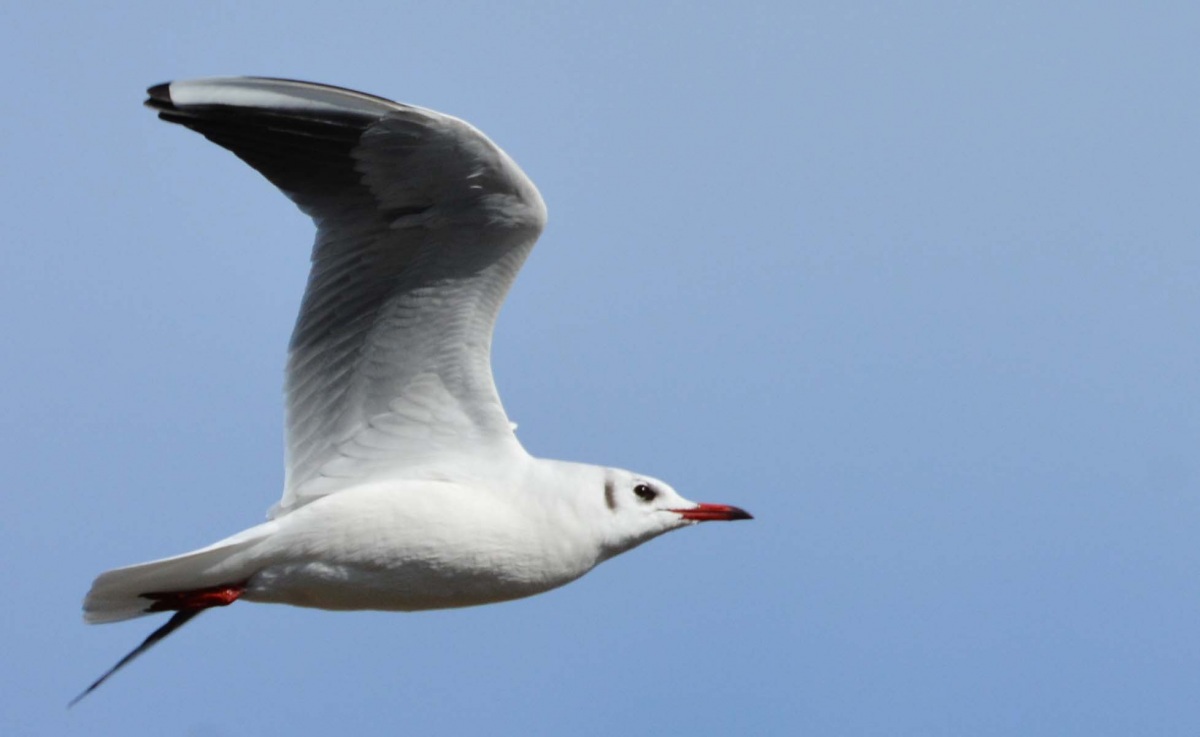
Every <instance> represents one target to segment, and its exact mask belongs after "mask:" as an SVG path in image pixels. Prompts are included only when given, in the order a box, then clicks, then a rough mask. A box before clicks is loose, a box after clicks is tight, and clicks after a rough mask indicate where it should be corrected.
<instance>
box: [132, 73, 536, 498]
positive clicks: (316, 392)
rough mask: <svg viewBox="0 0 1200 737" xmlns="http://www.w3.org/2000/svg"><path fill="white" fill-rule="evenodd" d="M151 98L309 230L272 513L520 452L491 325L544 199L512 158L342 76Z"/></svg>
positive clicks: (437, 117)
mask: <svg viewBox="0 0 1200 737" xmlns="http://www.w3.org/2000/svg"><path fill="white" fill-rule="evenodd" d="M149 95H150V97H149V99H148V100H147V102H146V104H147V105H148V106H150V107H152V108H154V109H156V110H158V111H159V117H160V118H162V119H163V120H167V121H170V122H172V123H179V124H181V125H185V126H187V127H189V128H191V129H193V130H196V131H198V132H200V133H202V134H203V135H204V136H205V137H206V138H208V139H209V140H211V141H213V142H215V143H217V144H219V145H221V146H223V147H225V148H227V149H229V150H230V151H232V152H233V153H235V154H237V156H238V157H240V158H241V159H242V160H244V161H245V162H246V163H248V164H250V166H252V167H254V168H255V169H257V170H258V171H259V172H260V173H262V174H263V175H264V176H266V178H267V179H269V180H270V181H271V182H272V183H273V184H275V185H276V186H277V187H279V189H281V190H282V191H283V192H284V193H285V194H286V195H287V196H288V197H290V198H291V199H292V200H293V201H294V202H295V203H296V204H297V205H298V206H299V207H300V209H301V210H302V211H304V212H305V213H307V214H308V215H310V216H312V218H313V220H314V221H315V223H316V224H317V238H316V244H315V246H314V248H313V252H312V271H311V273H310V275H309V280H308V287H307V289H306V291H305V294H304V300H303V303H302V305H301V307H300V315H299V317H298V319H297V321H296V327H295V331H294V332H293V334H292V340H291V346H290V352H289V356H288V368H287V479H286V483H285V489H284V494H283V498H282V500H281V501H280V502H279V504H277V505H276V507H275V508H274V509H273V510H272V516H277V515H279V514H284V513H286V512H288V511H291V510H292V509H295V508H296V507H299V506H301V505H303V504H305V503H307V502H309V501H311V500H312V499H315V498H317V497H320V496H323V495H325V494H329V493H332V492H335V491H338V490H340V489H343V488H346V487H347V486H350V485H353V484H355V483H357V482H360V481H364V480H369V479H373V478H378V477H385V476H389V475H399V476H406V477H421V476H422V475H427V474H442V475H444V474H446V473H447V472H449V470H450V469H452V468H454V467H455V466H456V465H460V464H462V463H470V462H474V463H479V462H487V461H488V460H496V459H500V460H502V459H504V458H506V457H509V456H512V455H513V454H524V450H523V449H522V448H521V446H520V444H519V443H518V442H517V439H516V437H515V436H514V435H513V432H512V429H511V424H510V423H509V420H508V418H507V417H506V416H505V413H504V409H503V407H502V406H501V404H500V398H499V396H498V395H497V393H496V387H495V384H494V383H493V381H492V373H491V358H490V354H491V341H492V327H493V325H494V324H495V320H496V315H497V313H498V311H499V309H500V305H501V303H502V302H503V300H504V296H505V294H506V293H507V292H508V288H509V286H510V285H511V284H512V281H513V279H514V278H515V277H516V274H517V271H518V270H519V269H520V267H521V264H522V263H523V262H524V260H525V257H526V256H527V255H528V253H529V251H530V249H532V248H533V244H534V242H535V241H536V240H537V237H538V235H539V233H540V232H541V229H542V227H543V225H544V224H545V220H546V209H545V205H544V204H543V202H542V199H541V196H540V195H539V194H538V192H537V189H536V188H535V187H534V186H533V183H532V182H530V181H529V179H528V178H527V177H526V176H525V174H524V173H523V172H522V171H521V170H520V168H518V167H517V165H516V164H515V163H514V162H513V161H512V159H510V158H509V157H508V156H507V155H506V154H505V153H504V152H503V151H501V150H500V149H499V148H498V147H497V146H496V145H495V144H493V143H492V142H491V141H489V140H488V139H487V137H485V136H484V135H483V134H482V133H480V132H479V131H477V130H476V129H474V128H473V127H471V126H470V125H468V124H467V123H465V122H463V121H461V120H458V119H456V118H452V117H450V116H447V115H442V114H440V113H436V112H433V111H431V110H424V109H422V108H417V107H412V106H408V105H402V104H399V103H395V102H391V101H389V100H385V99H383V98H379V97H374V96H371V95H365V94H362V93H359V92H353V91H350V90H344V89H340V88H336V87H328V86H324V85H316V84H310V83H306V82H294V81H288V80H277V79H263V78H251V77H242V78H230V79H207V80H195V81H188V82H172V83H170V84H164V85H158V86H156V87H152V88H151V89H150V90H149Z"/></svg>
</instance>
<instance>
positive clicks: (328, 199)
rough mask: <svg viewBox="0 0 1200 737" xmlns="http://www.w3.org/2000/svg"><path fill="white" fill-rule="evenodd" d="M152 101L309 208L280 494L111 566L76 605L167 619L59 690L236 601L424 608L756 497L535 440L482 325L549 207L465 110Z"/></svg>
mask: <svg viewBox="0 0 1200 737" xmlns="http://www.w3.org/2000/svg"><path fill="white" fill-rule="evenodd" d="M148 95H149V98H148V99H147V100H146V102H145V104H146V105H147V106H148V107H150V108H152V109H153V110H156V111H157V112H158V117H159V118H160V119H162V120H165V121H167V122H170V123H177V124H179V125H182V126H185V127H187V128H191V129H192V130H194V131H196V132H198V133H200V134H201V135H203V136H204V137H205V138H207V139H208V140H210V141H212V142H213V143H216V144H217V145H219V146H222V147H224V148H226V149H228V150H230V151H232V152H233V153H234V154H235V155H236V156H237V157H238V158H240V159H242V160H243V161H245V162H246V163H247V164H249V165H250V166H251V167H253V168H254V169H256V170H257V171H258V172H259V173H260V174H262V175H263V176H265V177H266V178H267V179H268V180H269V181H270V182H271V183H272V184H274V185H275V186H276V187H278V188H279V189H280V190H281V191H282V192H283V193H284V194H285V195H287V196H288V197H289V198H290V199H291V200H292V201H293V202H295V203H296V205H297V206H298V207H299V208H300V210H301V211H302V212H304V213H305V214H306V215H309V216H310V217H312V219H313V221H314V222H315V224H316V226H317V235H316V243H315V245H314V246H313V250H312V270H311V272H310V273H309V277H308V286H307V288H306V290H305V292H304V297H303V300H302V303H301V306H300V314H299V317H298V318H297V320H296V325H295V328H294V330H293V332H292V337H291V342H290V344H289V349H288V360H287V378H286V395H287V397H286V405H287V406H286V413H287V419H286V425H287V444H286V472H285V479H284V490H283V497H282V499H280V501H279V502H278V503H277V504H276V505H275V506H274V507H272V508H271V510H270V511H269V513H268V518H267V521H266V522H264V523H262V524H259V525H256V526H254V527H251V528H249V529H247V530H244V531H242V532H239V533H237V534H236V535H233V536H231V537H228V538H225V539H224V540H221V541H219V542H216V543H213V544H212V545H209V546H208V547H205V548H201V549H199V550H195V551H192V552H189V553H183V554H182V555H176V556H174V557H171V558H164V559H161V560H155V561H151V562H149V563H141V564H138V565H133V566H128V567H125V568H117V569H115V570H111V571H108V572H106V573H102V574H101V575H100V576H99V577H97V578H96V580H95V582H94V583H93V584H92V587H91V590H90V591H89V592H88V594H87V596H86V598H85V599H84V602H83V611H84V619H85V621H87V622H89V623H105V622H116V621H120V620H126V619H132V618H134V617H140V616H144V615H147V614H154V613H157V612H173V614H172V615H171V617H170V619H168V620H167V622H166V623H165V624H163V625H162V626H161V627H160V628H158V629H157V630H155V631H154V632H153V633H152V634H151V635H150V636H149V637H147V638H146V640H145V641H144V642H142V643H141V644H140V645H139V646H138V647H136V648H134V649H133V650H132V651H131V652H130V653H129V654H128V655H126V656H125V657H124V658H122V659H121V660H120V661H118V662H117V664H116V665H114V666H113V667H112V668H111V669H109V670H108V671H107V672H106V673H105V674H104V675H102V676H101V677H100V678H98V679H97V680H96V681H95V682H94V683H92V684H91V685H90V686H89V687H88V688H87V689H86V690H84V691H83V693H81V694H80V695H79V696H78V697H76V698H75V700H74V701H72V702H71V703H72V704H74V703H76V702H78V701H79V699H82V698H83V697H84V696H86V695H87V694H89V693H91V692H92V691H93V690H95V689H96V688H97V687H98V686H99V685H100V684H101V683H103V682H104V681H105V680H107V679H108V678H109V677H110V676H111V675H113V674H114V673H116V672H117V671H118V670H119V669H120V668H122V667H123V666H125V665H127V664H128V663H129V662H130V661H132V660H133V659H134V658H136V657H137V656H138V655H140V654H142V653H143V652H145V651H146V650H147V649H149V648H150V647H152V646H153V645H154V644H155V643H157V642H159V641H160V640H162V639H163V638H165V637H166V636H167V635H169V634H171V633H172V632H174V631H175V630H176V629H178V628H179V627H181V626H182V625H184V624H185V623H187V622H188V621H190V620H191V619H192V618H194V617H195V616H196V615H197V614H199V613H200V612H203V611H205V610H206V609H211V608H214V607H222V606H227V605H229V604H232V603H233V602H235V601H250V602H262V603H273V604H290V605H292V606H300V607H315V608H319V609H330V610H355V609H374V610H386V611H418V610H428V609H443V608H451V607H466V606H475V605H481V604H490V603H495V602H501V601H507V600H511V599H518V598H521V597H526V596H532V595H534V594H538V593H542V592H544V591H548V590H550V589H553V588H556V587H558V586H562V585H563V584H566V583H569V582H571V581H574V580H575V579H577V578H579V577H580V576H582V575H584V574H585V573H587V572H588V571H590V570H591V569H592V568H594V567H595V566H596V565H598V564H600V563H602V562H603V561H605V560H608V559H609V558H612V557H613V556H615V555H619V554H621V553H624V552H626V551H628V550H631V549H632V548H635V547H637V546H638V545H641V544H642V543H644V542H646V541H648V540H650V539H652V538H655V537H657V536H659V535H661V534H663V533H664V532H669V531H671V530H675V529H679V528H681V527H686V526H690V525H694V524H697V523H699V522H706V521H713V520H726V521H728V520H741V519H750V518H751V517H750V515H749V514H748V513H746V512H745V511H743V510H742V509H739V508H738V507H733V506H728V505H724V504H704V503H696V502H692V501H688V500H687V499H684V498H683V497H681V496H680V495H679V494H678V493H676V492H675V490H674V489H672V488H671V487H670V486H669V485H668V484H666V483H664V482H662V481H660V480H658V479H656V478H652V477H650V476H646V475H643V474H639V473H634V472H631V471H625V470H622V469H619V468H607V467H604V466H593V465H586V464H581V463H568V462H563V461H554V460H546V459H542V458H535V457H533V456H531V455H530V454H529V453H527V452H526V451H525V449H524V448H523V447H522V445H521V443H520V442H519V441H518V440H517V437H516V435H515V434H514V428H515V426H514V425H513V424H512V422H510V421H509V419H508V416H507V415H506V414H505V412H504V408H503V406H501V403H500V397H499V396H498V394H497V392H496V386H495V383H494V382H493V379H492V371H491V344H492V328H493V326H494V324H495V322H496V316H497V314H498V312H499V310H500V305H501V303H502V302H503V301H504V297H505V294H506V293H507V292H508V289H509V287H510V286H511V285H512V282H513V279H514V278H515V277H516V275H517V271H518V270H520V268H521V265H522V263H523V262H524V261H525V258H526V256H528V255H529V252H530V250H532V248H533V244H534V242H535V241H536V240H537V238H538V235H539V234H540V233H541V231H542V228H543V226H544V225H545V223H546V206H545V204H544V203H543V202H542V197H541V195H540V194H539V193H538V190H537V188H536V187H534V185H533V182H531V181H530V180H529V178H528V177H526V176H525V173H524V172H522V171H521V169H520V168H519V167H518V166H517V164H516V163H515V162H514V161H513V160H512V159H511V158H509V156H508V155H507V154H506V153H505V152H504V151H502V150H501V149H500V148H499V147H498V146H496V144H494V143H492V141H491V140H489V139H488V138H487V137H486V136H485V135H484V134H483V133H481V132H480V131H478V130H476V129H475V128H474V127H472V126H471V125H470V124H468V123H466V122H464V121H462V120H459V119H458V118H454V117H451V116H449V115H444V114H442V113H438V112H435V111H433V110H427V109H425V108H420V107H415V106H412V105H405V104H401V103H397V102H393V101H391V100H387V99H384V98H382V97H376V96H374V95H368V94H364V93H362V92H355V91H353V90H349V89H344V88H340V87H332V86H328V85H322V84H314V83H310V82H300V81H294V80H286V79H273V78H263V77H231V78H212V79H197V80H190V81H182V82H170V83H166V84H160V85H156V86H154V87H151V88H150V89H149V90H148Z"/></svg>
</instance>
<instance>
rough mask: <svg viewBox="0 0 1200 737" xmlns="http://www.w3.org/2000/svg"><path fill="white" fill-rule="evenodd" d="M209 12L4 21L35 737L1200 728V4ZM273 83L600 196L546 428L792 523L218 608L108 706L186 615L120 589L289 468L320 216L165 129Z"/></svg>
mask: <svg viewBox="0 0 1200 737" xmlns="http://www.w3.org/2000/svg"><path fill="white" fill-rule="evenodd" d="M178 5H180V6H182V5H183V4H178ZM188 5H191V6H193V8H192V9H190V10H185V9H172V6H170V5H168V4H164V3H161V2H153V3H150V2H147V3H140V4H138V3H124V4H102V3H94V4H84V3H72V4H68V3H65V2H64V3H52V2H46V3H31V2H27V3H17V2H11V3H4V4H3V6H2V7H0V77H3V79H2V82H3V87H2V89H3V96H4V105H3V113H2V114H0V153H2V156H0V162H2V164H0V196H2V202H3V212H4V216H5V217H4V229H3V230H4V234H3V236H2V238H0V242H2V245H0V248H2V249H3V250H2V254H3V268H2V269H0V315H2V316H3V317H2V318H0V319H2V321H3V336H4V341H3V343H4V351H3V357H2V358H0V407H3V412H4V415H5V419H4V421H3V422H2V423H0V457H2V458H3V467H4V471H5V474H4V475H5V479H4V491H3V493H2V494H0V520H2V521H0V525H3V531H2V534H0V556H2V558H0V560H2V562H3V565H2V566H0V590H2V591H3V592H4V596H5V599H6V601H5V603H4V604H3V606H0V642H2V643H3V655H2V656H0V733H3V734H5V735H34V736H37V735H89V736H93V737H94V736H95V735H131V734H179V735H188V736H198V735H204V736H208V735H217V736H221V737H242V736H263V737H266V736H269V735H280V734H286V735H289V736H290V737H305V736H307V735H334V734H413V735H417V734H420V735H463V734H495V735H605V736H611V735H663V734H686V735H689V737H699V736H701V735H729V734H763V735H794V734H815V735H889V736H891V735H972V736H973V737H980V736H984V735H1023V736H1028V735H1068V734H1072V735H1074V734H1078V735H1089V736H1095V735H1130V734H1155V735H1195V734H1197V733H1200V700H1198V699H1197V693H1200V580H1198V571H1200V535H1198V534H1197V532H1198V531H1200V456H1198V453H1197V449H1198V447H1200V399H1198V398H1200V393H1198V389H1200V370H1198V368H1200V349H1198V348H1197V335H1198V334H1200V247H1198V243H1200V207H1197V196H1198V194H1200V146H1198V145H1197V130H1198V129H1200V76H1198V75H1197V68H1200V52H1197V50H1196V49H1197V41H1196V39H1197V38H1200V10H1197V9H1196V5H1195V3H1184V2H1179V3H1174V4H1172V3H1155V4H1150V5H1147V6H1146V7H1145V8H1141V7H1139V8H1138V9H1133V7H1134V5H1135V4H1133V3H1093V2H1088V3H1084V2H1078V3H1042V2H1014V3H992V4H986V5H987V7H986V8H982V7H981V6H983V5H985V4H981V3H906V4H903V7H901V6H902V4H899V3H854V2H837V3H831V2H821V3H797V2H780V3H774V4H748V3H723V4H720V5H716V4H712V5H711V6H705V5H704V4H702V3H690V2H671V3H667V2H664V3H614V2H607V3H594V4H591V5H590V6H589V9H583V8H581V7H579V6H578V5H576V4H570V5H568V4H566V3H562V4H550V3H545V4H536V3H533V4H531V3H471V4H463V3H446V2H439V3H423V4H414V3H401V2H389V3H368V4H360V6H361V7H359V8H356V9H353V10H351V9H346V8H347V7H348V6H351V5H356V4H352V3H339V4H337V5H338V9H337V10H329V9H326V8H324V7H304V5H303V4H300V3H293V4H288V9H287V10H286V11H284V10H280V9H279V8H282V7H283V5H281V4H275V3H270V4H267V3H246V2H210V3H191V4H188ZM1151 5H1152V6H1153V9H1151ZM224 74H263V75H272V76H283V77H292V78H300V79H311V80H315V81H320V82H328V83H332V84H338V85H342V86H347V87H352V88H356V89H361V90H364V91H367V92H371V93H376V94H379V95H383V96H386V97H391V98H394V99H398V100H402V101H406V102H412V103H416V104H419V105H424V106H426V107H432V108H435V109H438V110H442V111H445V112H448V113H451V114H454V115H457V116H459V117H462V118H465V119H467V120H469V121H470V122H472V123H473V124H475V125H476V126H478V127H479V128H481V129H482V130H484V131H485V132H486V133H488V135H489V136H491V137H492V138H493V139H494V140H495V141H497V142H498V143H499V144H500V145H501V146H502V147H504V148H505V149H506V150H507V151H508V152H509V153H510V154H511V155H512V156H513V157H514V158H515V159H516V160H517V161H518V162H520V164H521V166H522V167H523V168H524V169H525V171H526V172H528V173H529V175H530V176H531V177H532V178H533V179H534V181H536V182H537V184H538V186H539V187H540V189H541V191H542V193H543V195H544V197H545V199H546V202H547V203H548V205H549V208H550V226H549V228H548V229H547V231H546V233H545V234H544V236H543V238H542V241H541V243H540V245H539V246H538V248H537V249H536V250H535V251H534V253H533V255H532V257H531V259H530V261H529V263H528V265H527V266H526V268H525V270H524V272H523V273H522V275H521V277H520V278H519V279H518V281H517V284H516V286H515V288H514V290H513V292H512V295H511V298H510V299H509V301H508V303H507V305H506V307H505V310H504V312H503V314H502V315H501V318H500V325H499V328H498V331H497V336H496V346H495V364H496V366H495V368H496V374H497V382H498V384H499V386H500V390H501V394H502V396H503V397H504V400H505V404H506V406H507V408H508V411H509V414H510V415H511V416H512V417H513V419H514V420H515V421H517V422H518V423H519V424H520V430H519V435H520V437H521V439H522V441H523V442H524V443H525V445H526V447H527V448H528V449H529V450H530V451H531V452H533V453H535V454H537V455H542V456H548V457H552V458H564V459H570V460H581V461H591V462H596V463H605V464H611V465H619V466H624V467H627V468H632V469H635V470H639V471H642V472H645V473H649V474H652V475H655V476H659V477H661V478H663V479H665V480H667V481H669V482H671V483H672V484H673V485H674V486H675V487H676V488H678V489H679V490H680V491H681V493H683V494H684V495H685V496H688V497H690V498H693V499H697V500H703V501H713V502H727V503H732V504H737V505H740V506H744V507H745V508H747V509H749V510H751V511H752V512H753V513H754V514H755V515H756V517H757V519H756V520H755V521H754V522H746V523H738V524H731V525H717V524H712V525H705V526H701V527H699V528H695V529H688V530H684V531H681V532H676V533H672V534H670V535H668V536H666V537H664V538H661V539H659V540H655V541H654V542H652V543H650V544H648V545H646V546H645V547H643V548H640V549H638V550H636V551H634V552H632V553H630V554H628V555H625V556H622V557H620V558H618V559H616V560H613V561H611V562H608V563H605V564H604V565H602V566H601V567H600V568H599V569H597V570H596V571H594V572H593V573H591V574H589V575H588V576H586V577H585V578H584V579H582V580H580V581H579V582H577V583H574V584H572V585H570V586H568V587H565V588H563V589H560V590H557V591H554V592H551V593H549V594H545V595H542V596H538V597H535V598H531V599H527V600H523V601H518V602H513V603H508V604H502V605H498V606H491V607H483V608H477V609H470V610H458V611H447V612H429V613H421V614H410V615H403V614H381V613H330V612H321V611H315V610H301V609H290V608H286V607H272V606H262V605H250V604H241V605H236V606H233V607H231V608H229V609H228V610H220V611H215V612H210V613H207V614H205V615H204V616H203V617H201V618H199V619H198V620H196V621H195V622H194V623H192V624H190V625H188V626H187V627H186V628H184V629H183V630H181V631H180V632H179V633H178V634H177V635H175V636H173V637H172V638H171V639H170V640H168V641H166V642H165V643H164V644H162V645H160V646H159V647H158V648H156V649H155V650H154V651H152V652H151V653H150V654H148V655H147V656H145V657H144V658H142V659H141V660H139V661H138V662H137V663H135V664H134V665H132V666H131V667H130V668H128V669H127V670H125V671H124V672H122V673H121V674H120V675H119V676H118V677H116V678H114V679H113V680H112V681H111V682H110V683H108V684H106V685H105V687H104V688H102V689H101V690H99V691H98V692H96V693H95V694H93V695H92V696H91V697H89V698H88V699H87V700H86V701H84V702H83V703H82V704H80V705H79V706H78V707H76V708H75V709H73V710H71V711H69V712H68V711H67V710H66V709H65V708H64V707H65V704H66V702H67V700H68V699H70V698H71V697H72V696H74V695H75V694H76V693H77V692H78V691H79V690H80V689H81V688H82V687H83V686H85V685H87V684H88V683H89V682H90V681H91V680H92V679H93V678H94V677H96V676H97V675H99V674H100V673H101V672H102V671H103V670H104V669H105V668H107V667H109V666H110V665H111V664H112V663H113V662H114V661H115V660H116V659H117V658H118V657H120V656H121V655H122V654H124V653H125V652H126V651H127V650H129V649H130V648H131V647H132V646H133V645H135V644H136V643H137V642H139V641H140V640H141V638H142V637H144V636H145V635H146V634H148V633H149V631H150V630H151V629H153V627H154V626H156V621H152V620H138V621H135V622H132V623H127V624H121V625H109V626H103V627H88V626H85V625H84V624H83V623H82V621H81V618H80V610H79V606H80V601H81V599H82V596H83V594H84V592H85V590H86V589H87V586H88V584H89V583H90V581H91V579H92V577H93V576H94V575H95V574H97V573H99V572H100V571H101V570H104V569H106V568H110V567H114V566H118V565H123V564H128V563H134V562H138V561H142V560H147V559H150V558H156V557H160V556H165V555H169V554H173V553H178V552H182V551H185V550H190V549H192V548H195V547H198V546H201V545H204V544H207V543H209V542H211V541H213V540H215V539H217V538H219V537H221V536H224V535H226V534H229V533H232V532H235V531H237V530H240V529H242V528H244V527H247V526H249V525H251V524H253V523H256V522H258V521H260V520H261V519H262V518H263V514H264V513H265V510H266V509H267V508H268V507H269V506H270V505H271V504H272V503H273V502H274V501H275V500H276V499H277V497H278V494H279V492H280V489H281V484H282V473H283V472H282V450H281V449H282V427H281V415H282V409H281V382H282V367H283V360H284V348H285V345H286V341H287V337H288V334H289V331H290V329H291V324H292V321H293V319H294V315H295V310H296V307H297V303H298V299H299V296H300V292H301V289H302V288H303V284H304V278H305V273H306V269H307V263H306V262H307V255H308V250H309V244H310V242H311V226H310V224H309V223H308V222H307V220H306V218H304V217H303V216H302V215H301V214H299V212H298V211H296V210H295V209H294V208H293V207H292V205H291V204H290V203H289V202H288V201H287V200H286V199H285V198H284V197H282V196H281V195H279V194H278V193H277V192H276V191H274V189H273V188H272V187H271V186H270V185H269V184H268V183H267V182H266V181H265V180H264V179H262V178H261V177H260V176H259V175H257V174H256V173H254V172H253V171H252V170H250V169H249V168H248V167H246V166H245V165H243V164H242V163H241V162H239V161H238V160H237V159H235V158H234V157H233V156H232V155H230V154H228V153H227V152H225V151H223V150H221V149H219V148H217V147H216V146H213V145H212V144H209V143H208V142H206V141H204V140H203V139H202V138H201V137H200V136H198V135H195V134H193V133H191V132H189V131H186V130H183V129H180V128H178V127H172V126H168V125H166V124H163V123H160V122H158V121H157V120H156V119H155V117H154V115H153V114H152V113H151V112H150V111H148V110H145V109H143V108H142V107H141V100H142V98H143V90H144V88H145V87H147V86H148V85H151V84H154V83H158V82H163V81H167V80H171V79H178V78H188V77H196V76H209V75H224Z"/></svg>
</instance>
